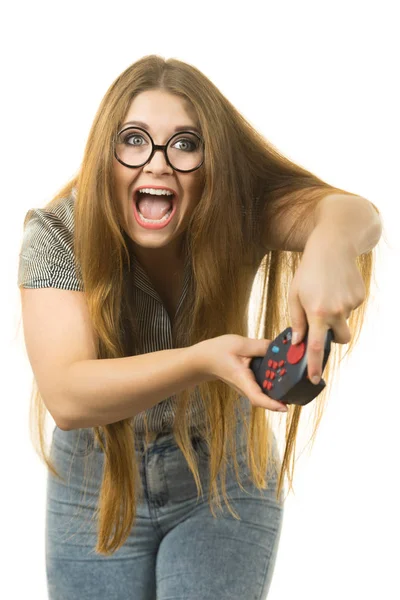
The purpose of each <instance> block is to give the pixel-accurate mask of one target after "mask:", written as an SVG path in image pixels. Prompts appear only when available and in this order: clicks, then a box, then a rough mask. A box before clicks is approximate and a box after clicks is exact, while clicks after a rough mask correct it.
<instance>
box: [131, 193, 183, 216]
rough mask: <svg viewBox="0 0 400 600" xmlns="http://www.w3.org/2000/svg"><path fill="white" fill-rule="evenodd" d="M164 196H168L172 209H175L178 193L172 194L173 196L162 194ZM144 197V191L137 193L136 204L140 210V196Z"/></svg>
mask: <svg viewBox="0 0 400 600" xmlns="http://www.w3.org/2000/svg"><path fill="white" fill-rule="evenodd" d="M161 196H162V198H166V199H167V200H168V201H169V202H171V211H173V210H174V208H175V205H176V194H172V196H166V195H163V194H161ZM141 197H143V194H142V192H139V190H138V191H137V192H136V193H135V198H134V200H135V204H136V209H137V210H138V211H139V200H140V198H141Z"/></svg>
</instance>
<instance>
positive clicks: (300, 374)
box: [250, 327, 335, 406]
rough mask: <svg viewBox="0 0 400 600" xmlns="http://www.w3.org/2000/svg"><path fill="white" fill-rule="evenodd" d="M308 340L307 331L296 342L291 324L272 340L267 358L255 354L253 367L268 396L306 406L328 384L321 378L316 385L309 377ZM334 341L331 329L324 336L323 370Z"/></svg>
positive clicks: (252, 362)
mask: <svg viewBox="0 0 400 600" xmlns="http://www.w3.org/2000/svg"><path fill="white" fill-rule="evenodd" d="M307 341H308V331H307V334H306V335H305V337H304V339H303V340H302V341H301V342H300V343H299V344H296V346H293V345H292V328H291V327H288V328H287V329H285V330H284V331H282V333H280V334H279V335H278V336H277V337H276V338H275V339H274V340H272V341H271V343H270V345H269V346H268V350H267V353H266V355H265V356H264V358H263V357H261V356H256V357H254V358H252V360H251V361H250V369H251V370H252V371H253V373H254V376H255V378H256V381H257V383H258V385H259V386H260V387H261V389H262V391H263V392H264V393H265V394H266V395H267V396H269V397H270V398H273V399H274V400H279V401H280V402H283V403H285V404H298V405H300V406H305V405H306V404H308V403H309V402H311V400H313V399H314V398H315V397H316V396H318V394H320V393H321V392H322V390H323V389H324V388H325V387H326V383H325V381H324V380H323V379H322V378H321V380H320V381H319V383H318V384H317V385H314V384H313V383H311V381H310V380H309V378H308V375H307ZM334 341H335V340H334V337H333V331H332V329H329V330H328V331H327V334H326V338H325V347H324V358H323V363H322V372H323V370H324V368H325V365H326V363H327V361H328V358H329V354H330V349H331V342H334Z"/></svg>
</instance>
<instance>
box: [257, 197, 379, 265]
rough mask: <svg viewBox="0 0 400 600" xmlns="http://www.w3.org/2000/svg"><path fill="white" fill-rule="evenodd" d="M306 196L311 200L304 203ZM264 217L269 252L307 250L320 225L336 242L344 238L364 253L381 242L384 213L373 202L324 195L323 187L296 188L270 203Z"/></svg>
mask: <svg viewBox="0 0 400 600" xmlns="http://www.w3.org/2000/svg"><path fill="white" fill-rule="evenodd" d="M303 198H307V199H308V198H309V199H310V201H309V202H307V203H306V204H302V203H301V202H299V200H302V199H303ZM264 219H265V221H264V223H263V234H262V239H263V240H264V244H263V249H264V250H265V251H266V252H267V251H268V250H286V251H292V252H303V251H304V249H305V246H306V244H307V241H308V240H309V238H310V236H311V234H312V233H313V232H314V231H315V230H316V229H317V228H318V231H319V232H321V233H323V232H324V233H326V234H327V235H328V236H329V237H330V238H331V239H332V238H333V239H334V240H335V243H338V242H339V241H340V242H343V244H344V245H346V244H347V245H348V246H349V248H350V247H351V248H353V249H354V252H356V253H357V254H364V253H365V252H368V251H369V250H371V249H372V248H373V247H374V246H375V245H376V244H377V243H378V241H379V238H380V236H381V232H382V221H381V218H380V213H379V211H378V209H377V208H376V206H375V205H374V204H372V202H370V201H369V200H366V199H365V198H362V197H361V196H352V195H350V194H339V193H334V194H326V195H325V196H323V197H322V198H321V190H320V189H316V190H315V189H308V188H306V189H303V190H296V191H295V192H291V193H290V194H287V195H285V196H283V197H282V198H280V199H279V200H273V201H272V202H270V203H267V205H266V207H265V212H264ZM291 230H292V231H291ZM289 233H290V235H289Z"/></svg>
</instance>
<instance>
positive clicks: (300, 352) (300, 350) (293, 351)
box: [286, 342, 306, 365]
mask: <svg viewBox="0 0 400 600" xmlns="http://www.w3.org/2000/svg"><path fill="white" fill-rule="evenodd" d="M305 351H306V345H305V343H304V342H300V344H297V346H290V348H289V350H288V353H287V355H286V357H287V360H288V362H289V363H290V364H291V365H295V364H296V363H298V362H299V361H300V360H301V359H302V358H303V356H304V353H305Z"/></svg>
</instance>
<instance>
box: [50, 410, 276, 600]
mask: <svg viewBox="0 0 400 600" xmlns="http://www.w3.org/2000/svg"><path fill="white" fill-rule="evenodd" d="M242 428H243V425H242V423H241V422H240V421H239V426H238V436H239V433H240V432H241V430H242ZM192 443H193V447H194V449H195V450H196V454H197V456H198V460H199V475H200V478H201V482H202V486H203V497H200V499H199V500H198V499H197V488H196V485H195V481H194V478H193V475H192V473H191V471H190V470H189V469H188V467H187V464H186V460H185V458H184V456H183V454H182V452H181V451H180V449H179V447H178V446H177V445H176V444H175V442H174V439H173V435H172V434H165V433H162V434H158V435H157V437H155V439H153V441H151V443H150V444H149V446H148V447H147V449H146V448H145V446H144V442H143V440H142V438H140V439H139V440H138V441H137V446H136V447H137V450H136V451H137V457H138V460H139V461H140V472H141V482H142V485H143V490H144V497H143V500H141V501H140V502H139V503H138V506H137V521H136V524H135V526H134V527H133V528H132V531H131V534H130V536H129V538H128V539H127V541H126V542H125V544H124V545H123V546H122V547H121V548H119V550H117V551H116V552H115V553H114V554H113V555H112V556H110V557H106V556H104V555H99V554H96V553H95V552H94V548H95V545H96V539H97V535H96V522H95V521H91V517H92V516H93V512H94V509H95V507H96V506H97V501H98V493H99V487H100V483H101V474H102V469H103V462H104V455H103V453H102V452H101V451H100V449H99V447H98V445H97V443H95V442H94V438H93V433H92V430H91V429H80V430H71V431H63V430H62V429H59V428H58V427H55V429H54V431H53V437H52V445H51V459H52V460H53V461H54V464H55V467H56V469H57V471H58V472H59V473H60V475H61V476H62V477H63V478H65V479H66V483H63V482H61V481H60V480H59V479H57V478H55V477H53V476H52V475H51V473H50V472H49V473H48V480H47V505H46V573H47V585H48V593H49V600H75V599H76V600H78V599H79V600H92V599H93V600H94V599H96V600H102V599H106V598H107V600H167V599H168V600H211V599H212V600H214V599H217V598H218V600H225V599H226V600H236V599H237V600H261V599H263V598H266V597H267V593H268V590H269V587H270V583H271V579H272V574H273V571H274V566H275V560H276V556H277V552H278V545H279V539H280V534H281V528H282V518H283V504H280V503H277V502H276V499H275V494H276V483H277V482H276V479H277V478H276V473H274V472H273V469H272V466H271V465H269V467H268V478H269V479H268V482H269V484H268V489H266V490H258V489H257V488H256V487H255V486H253V485H252V483H251V481H250V480H249V479H248V478H247V475H248V468H247V464H246V462H245V457H244V455H242V456H241V452H243V451H244V445H243V442H240V440H239V437H238V454H237V458H238V464H239V468H240V473H241V474H242V473H243V477H242V479H241V481H242V485H243V487H245V489H246V490H247V492H248V493H247V494H246V493H244V492H243V491H242V490H241V489H240V487H239V486H238V484H237V482H236V479H235V473H234V470H233V467H232V465H228V468H227V487H226V491H227V495H228V499H229V502H230V504H231V506H232V507H233V509H234V511H235V512H236V513H237V514H238V515H239V516H240V519H241V520H237V519H234V517H233V516H232V515H231V514H230V513H229V511H228V509H227V508H226V505H225V502H224V501H223V496H222V494H221V503H222V506H223V509H224V512H223V514H222V513H221V512H220V509H215V511H216V515H217V517H216V518H214V517H213V515H212V514H211V511H210V506H209V504H208V480H209V474H208V464H207V456H208V454H207V453H208V449H207V447H206V445H205V443H204V441H203V440H202V439H201V438H200V437H199V436H196V435H195V434H194V435H193V436H192ZM274 444H275V451H276V452H277V445H276V440H275V439H274ZM146 450H147V451H146ZM85 469H86V471H85ZM85 475H86V476H87V477H89V480H88V481H87V482H86V487H85V489H84V486H83V483H84V477H85ZM219 489H220V488H219ZM282 498H283V494H282V495H281V499H282Z"/></svg>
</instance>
